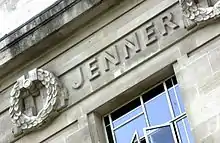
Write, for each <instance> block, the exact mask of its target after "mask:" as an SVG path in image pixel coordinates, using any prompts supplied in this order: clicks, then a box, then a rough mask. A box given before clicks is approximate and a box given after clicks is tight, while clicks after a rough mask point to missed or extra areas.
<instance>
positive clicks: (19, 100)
mask: <svg viewBox="0 0 220 143" xmlns="http://www.w3.org/2000/svg"><path fill="white" fill-rule="evenodd" d="M39 87H41V88H46V98H45V101H43V102H44V104H43V108H42V109H40V111H39V112H38V113H35V115H32V116H30V115H29V116H28V115H26V114H25V113H24V107H23V106H24V103H23V102H24V101H23V99H24V98H25V97H31V96H36V95H41V94H42V93H41V92H40V91H39ZM10 99H11V100H10V101H11V106H10V108H9V113H10V117H11V119H12V122H13V123H14V124H15V125H16V127H17V129H18V130H19V132H20V133H14V134H15V136H16V134H21V133H25V132H28V131H32V130H35V129H38V128H40V127H42V126H43V125H44V124H45V123H47V122H48V121H49V120H51V118H53V117H54V116H56V115H58V111H59V110H61V109H62V108H63V107H66V105H67V104H66V103H67V102H66V100H67V99H68V98H67V92H66V90H65V88H63V86H62V85H61V83H60V82H59V80H58V78H57V77H56V76H54V74H53V73H51V72H49V71H46V70H43V69H33V70H31V71H29V72H28V74H27V75H24V76H22V77H20V78H19V79H18V80H17V82H16V83H15V84H14V86H13V88H12V90H11V93H10ZM28 104H29V105H30V103H28ZM31 108H32V107H31ZM32 114H33V113H32ZM18 130H17V131H18Z"/></svg>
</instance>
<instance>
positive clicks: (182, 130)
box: [177, 118, 194, 143]
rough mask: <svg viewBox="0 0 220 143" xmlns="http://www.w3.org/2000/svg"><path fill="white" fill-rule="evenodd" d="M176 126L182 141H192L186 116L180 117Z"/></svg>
mask: <svg viewBox="0 0 220 143" xmlns="http://www.w3.org/2000/svg"><path fill="white" fill-rule="evenodd" d="M177 128H178V131H179V134H180V139H181V142H182V143H194V140H193V136H192V133H191V130H190V126H189V122H188V119H187V118H185V119H182V120H181V121H179V122H177Z"/></svg>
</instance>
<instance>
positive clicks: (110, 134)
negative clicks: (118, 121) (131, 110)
mask: <svg viewBox="0 0 220 143" xmlns="http://www.w3.org/2000/svg"><path fill="white" fill-rule="evenodd" d="M106 132H107V135H108V141H109V143H114V141H113V136H112V131H111V127H110V126H108V127H106Z"/></svg>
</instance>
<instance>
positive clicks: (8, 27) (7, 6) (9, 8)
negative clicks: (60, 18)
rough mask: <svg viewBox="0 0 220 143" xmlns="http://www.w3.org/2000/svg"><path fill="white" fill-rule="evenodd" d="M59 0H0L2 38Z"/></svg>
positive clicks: (0, 31)
mask: <svg viewBox="0 0 220 143" xmlns="http://www.w3.org/2000/svg"><path fill="white" fill-rule="evenodd" d="M55 1H57V0H0V38H1V37H3V36H4V35H5V34H8V33H9V32H11V31H13V30H14V29H15V28H17V27H19V26H20V25H21V24H23V23H25V22H26V21H28V20H29V19H31V18H32V17H33V16H35V15H36V14H38V13H40V12H41V11H42V10H44V9H45V8H47V7H48V6H50V5H52V4H53V3H54V2H55Z"/></svg>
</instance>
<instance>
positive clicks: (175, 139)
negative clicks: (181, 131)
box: [170, 122, 179, 143]
mask: <svg viewBox="0 0 220 143" xmlns="http://www.w3.org/2000/svg"><path fill="white" fill-rule="evenodd" d="M170 128H171V132H172V135H173V139H174V142H175V143H179V142H178V140H177V138H176V133H175V128H174V124H173V122H171V123H170Z"/></svg>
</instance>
